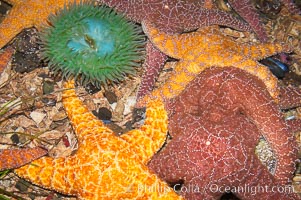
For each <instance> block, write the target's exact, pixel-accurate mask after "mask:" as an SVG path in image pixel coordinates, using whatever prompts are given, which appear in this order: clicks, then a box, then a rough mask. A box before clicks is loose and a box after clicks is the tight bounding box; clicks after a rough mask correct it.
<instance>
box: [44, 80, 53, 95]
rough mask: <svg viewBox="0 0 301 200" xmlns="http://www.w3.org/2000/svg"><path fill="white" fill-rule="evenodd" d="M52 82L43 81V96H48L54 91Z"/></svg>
mask: <svg viewBox="0 0 301 200" xmlns="http://www.w3.org/2000/svg"><path fill="white" fill-rule="evenodd" d="M54 84H55V83H54V82H52V81H43V94H50V93H52V92H53V91H54Z"/></svg>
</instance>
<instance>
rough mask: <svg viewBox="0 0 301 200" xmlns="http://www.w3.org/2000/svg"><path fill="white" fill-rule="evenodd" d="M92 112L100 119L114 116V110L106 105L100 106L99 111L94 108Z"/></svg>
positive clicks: (109, 118)
mask: <svg viewBox="0 0 301 200" xmlns="http://www.w3.org/2000/svg"><path fill="white" fill-rule="evenodd" d="M92 113H93V114H94V115H95V116H96V117H97V118H98V119H100V120H111V118H112V112H111V111H110V110H109V109H107V108H106V107H101V108H99V109H98V111H97V112H96V111H95V110H93V111H92Z"/></svg>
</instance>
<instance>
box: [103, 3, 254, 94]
mask: <svg viewBox="0 0 301 200" xmlns="http://www.w3.org/2000/svg"><path fill="white" fill-rule="evenodd" d="M98 2H100V3H102V4H106V5H108V6H110V7H114V8H115V9H116V10H117V11H119V12H121V13H124V14H125V15H126V16H127V17H128V18H130V19H131V20H133V21H136V22H138V23H141V22H143V21H149V22H150V23H152V24H154V26H155V27H157V28H159V29H160V30H161V31H164V32H166V33H171V34H173V33H182V32H184V31H191V30H195V29H197V28H200V27H203V26H209V25H212V24H217V25H223V26H228V27H232V28H234V29H238V30H244V31H250V30H251V28H250V26H249V25H248V24H247V23H245V22H244V21H242V20H239V19H238V18H236V17H234V16H232V15H231V14H230V13H227V12H224V11H221V10H218V9H208V8H209V7H210V5H209V4H211V3H212V2H210V1H199V0H184V1H183V0H168V1H167V0H165V1H162V0H155V1H154V0H134V1H124V0H98ZM147 50H148V51H147V54H148V55H147V58H146V60H145V62H144V65H145V72H144V74H143V77H142V81H141V86H140V88H139V90H138V93H137V98H138V99H139V98H141V97H142V96H144V95H145V94H147V93H148V92H150V91H151V89H152V88H153V85H154V83H155V80H156V78H157V77H158V74H159V73H158V72H159V71H160V70H161V69H162V67H163V64H162V63H164V62H165V61H166V59H167V57H166V56H165V55H164V54H162V53H161V52H159V51H158V50H157V49H156V48H154V47H153V45H151V44H150V45H148V47H147Z"/></svg>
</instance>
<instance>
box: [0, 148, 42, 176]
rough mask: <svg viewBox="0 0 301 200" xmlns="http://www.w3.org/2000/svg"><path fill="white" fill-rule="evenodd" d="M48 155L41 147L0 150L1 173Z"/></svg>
mask: <svg viewBox="0 0 301 200" xmlns="http://www.w3.org/2000/svg"><path fill="white" fill-rule="evenodd" d="M46 154H47V151H46V150H45V149H42V148H40V147H34V148H24V149H2V150H0V158H1V159H0V171H2V170H5V169H14V168H18V167H21V166H22V165H25V164H27V163H30V162H31V161H33V160H36V159H38V158H40V157H42V156H44V155H46Z"/></svg>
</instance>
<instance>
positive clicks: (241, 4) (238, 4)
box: [229, 0, 268, 42]
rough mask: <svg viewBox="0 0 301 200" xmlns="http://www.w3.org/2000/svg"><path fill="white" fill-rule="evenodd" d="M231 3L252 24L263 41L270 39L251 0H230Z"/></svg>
mask: <svg viewBox="0 0 301 200" xmlns="http://www.w3.org/2000/svg"><path fill="white" fill-rule="evenodd" d="M229 3H230V5H231V6H232V7H233V9H234V10H235V11H236V12H237V13H238V14H239V15H240V16H241V17H242V18H243V19H244V20H246V21H247V22H248V23H249V24H250V26H251V27H252V29H253V30H254V32H255V33H256V35H257V36H258V38H259V39H260V40H261V41H262V42H265V41H267V40H268V36H267V34H266V31H265V30H264V28H263V24H262V22H261V20H260V17H259V14H258V12H257V10H256V9H255V7H254V5H253V4H252V3H251V1H250V0H229Z"/></svg>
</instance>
